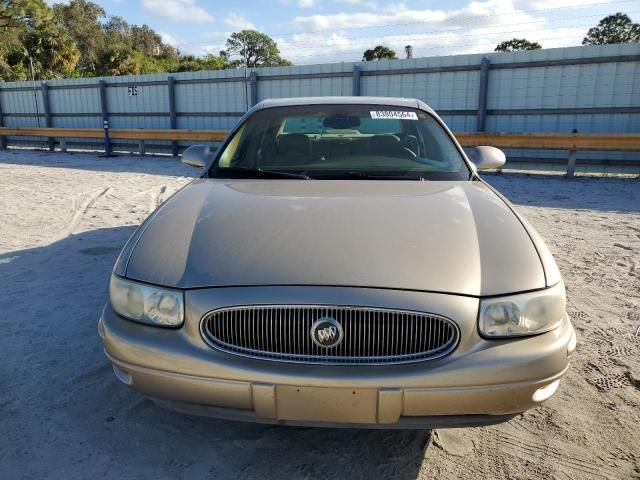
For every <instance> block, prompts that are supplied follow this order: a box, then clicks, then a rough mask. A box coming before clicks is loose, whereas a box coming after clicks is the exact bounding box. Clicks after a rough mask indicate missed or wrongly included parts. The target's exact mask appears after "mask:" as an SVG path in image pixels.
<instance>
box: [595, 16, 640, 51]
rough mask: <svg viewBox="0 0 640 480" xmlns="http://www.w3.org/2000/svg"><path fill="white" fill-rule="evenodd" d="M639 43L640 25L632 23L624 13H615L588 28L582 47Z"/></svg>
mask: <svg viewBox="0 0 640 480" xmlns="http://www.w3.org/2000/svg"><path fill="white" fill-rule="evenodd" d="M633 42H640V24H638V23H633V22H632V21H631V18H629V16H628V15H626V14H624V13H620V12H618V13H616V14H614V15H609V16H608V17H605V18H603V19H602V20H600V23H598V25H597V26H595V27H593V28H590V29H589V31H588V32H587V36H586V37H584V39H583V40H582V45H607V44H610V43H633Z"/></svg>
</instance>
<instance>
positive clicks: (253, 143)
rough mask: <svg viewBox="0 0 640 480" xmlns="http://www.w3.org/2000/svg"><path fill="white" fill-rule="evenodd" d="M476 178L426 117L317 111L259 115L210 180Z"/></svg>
mask: <svg viewBox="0 0 640 480" xmlns="http://www.w3.org/2000/svg"><path fill="white" fill-rule="evenodd" d="M469 173H470V172H469V169H468V167H467V165H466V164H465V162H464V160H463V158H462V156H461V154H460V152H459V151H458V149H457V148H456V146H455V144H454V143H453V141H452V140H451V138H450V137H449V135H448V134H447V133H446V132H445V130H444V129H443V128H442V126H441V125H440V124H439V123H438V122H437V121H436V120H435V118H433V117H432V116H431V115H429V114H428V113H425V112H423V111H421V110H417V109H412V108H405V107H392V106H381V105H310V106H294V107H277V108H267V109H264V110H259V111H257V112H256V113H254V114H253V115H251V116H250V117H249V118H248V119H247V120H246V121H245V123H244V124H243V125H242V126H241V127H240V128H239V129H238V130H237V131H236V132H235V134H234V135H233V137H232V138H231V139H230V140H229V142H227V144H226V146H225V147H224V150H223V151H222V152H221V154H220V156H219V157H218V161H217V162H216V163H215V164H214V165H213V167H212V169H211V172H210V176H212V177H243V178H245V177H248V176H249V177H251V176H263V177H264V176H269V177H271V178H307V179H346V178H348V179H353V178H360V179H401V180H465V179H468V177H469Z"/></svg>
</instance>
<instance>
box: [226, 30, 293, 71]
mask: <svg viewBox="0 0 640 480" xmlns="http://www.w3.org/2000/svg"><path fill="white" fill-rule="evenodd" d="M225 46H226V47H227V48H226V49H225V50H223V51H221V52H220V57H221V58H222V59H224V60H231V59H232V58H233V57H239V58H236V60H231V64H232V65H234V66H236V67H240V66H242V67H245V66H246V67H247V68H258V67H279V66H286V65H291V62H289V61H288V60H285V59H284V58H282V57H281V56H280V50H279V49H278V45H277V44H276V42H275V41H274V40H273V39H272V38H271V37H269V36H268V35H266V34H264V33H261V32H257V31H255V30H242V31H241V32H234V33H232V34H231V36H230V37H229V38H228V39H227V42H226V45H225Z"/></svg>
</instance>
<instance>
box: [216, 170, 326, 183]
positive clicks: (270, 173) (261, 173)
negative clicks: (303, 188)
mask: <svg viewBox="0 0 640 480" xmlns="http://www.w3.org/2000/svg"><path fill="white" fill-rule="evenodd" d="M218 172H221V173H222V172H231V173H236V172H240V173H246V174H249V175H255V176H257V177H264V178H299V179H302V180H313V178H311V177H310V176H309V175H307V174H305V173H291V172H281V171H277V170H264V169H262V168H250V167H225V168H219V169H218Z"/></svg>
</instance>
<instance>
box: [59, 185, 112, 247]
mask: <svg viewBox="0 0 640 480" xmlns="http://www.w3.org/2000/svg"><path fill="white" fill-rule="evenodd" d="M109 190H111V187H106V188H103V189H100V190H94V191H93V192H89V196H88V197H87V198H86V199H85V200H84V202H82V204H81V205H80V206H79V207H74V210H75V212H74V214H73V217H71V221H70V222H69V225H67V228H65V229H64V230H63V231H62V232H61V233H60V235H59V236H58V238H56V239H55V240H54V241H60V240H63V239H65V238H67V237H68V236H69V235H71V234H72V233H73V232H74V230H75V229H76V228H77V227H78V225H80V222H81V221H82V219H83V218H84V216H85V215H86V213H87V211H88V210H89V209H90V208H91V207H93V205H95V203H96V202H97V201H98V200H99V199H100V198H101V197H103V196H104V195H105V194H106V193H107V192H108V191H109Z"/></svg>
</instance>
